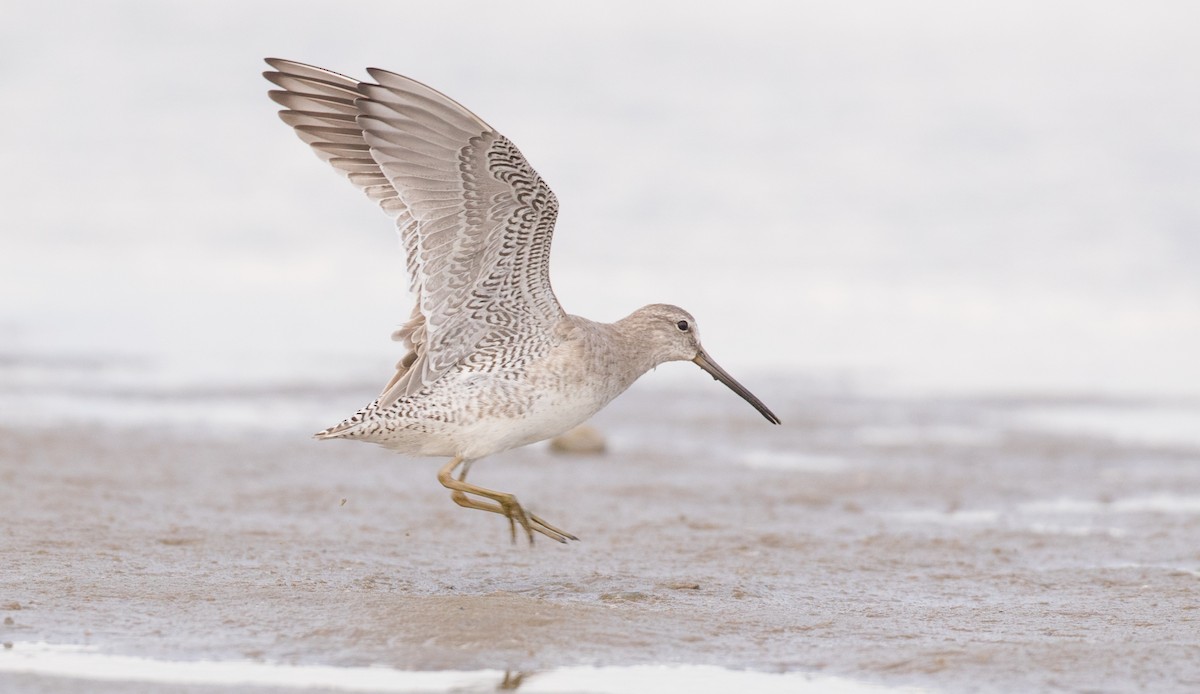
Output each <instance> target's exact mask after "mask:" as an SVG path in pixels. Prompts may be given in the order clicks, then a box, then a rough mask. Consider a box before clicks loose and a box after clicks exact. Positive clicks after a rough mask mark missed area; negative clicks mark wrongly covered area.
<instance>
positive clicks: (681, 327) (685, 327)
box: [675, 320, 688, 333]
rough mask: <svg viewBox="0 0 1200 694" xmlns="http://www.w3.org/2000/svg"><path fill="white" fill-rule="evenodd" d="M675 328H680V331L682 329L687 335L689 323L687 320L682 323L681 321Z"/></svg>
mask: <svg viewBox="0 0 1200 694" xmlns="http://www.w3.org/2000/svg"><path fill="white" fill-rule="evenodd" d="M675 327H676V328H679V329H680V331H682V332H685V333H686V332H687V331H688V322H687V321H685V320H681V321H679V322H678V323H676V324H675Z"/></svg>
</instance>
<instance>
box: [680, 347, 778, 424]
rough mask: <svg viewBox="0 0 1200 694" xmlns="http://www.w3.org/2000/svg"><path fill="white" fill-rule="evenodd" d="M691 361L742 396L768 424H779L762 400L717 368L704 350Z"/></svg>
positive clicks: (723, 370)
mask: <svg viewBox="0 0 1200 694" xmlns="http://www.w3.org/2000/svg"><path fill="white" fill-rule="evenodd" d="M692 361H694V362H696V365H697V366H699V367H700V368H702V369H704V370H705V371H707V372H708V373H710V374H711V375H712V377H713V378H715V379H717V380H718V381H720V382H721V383H724V384H725V385H726V386H728V387H729V390H732V391H733V392H735V393H737V394H738V395H740V396H742V399H743V400H745V401H746V402H748V403H750V404H751V405H754V409H756V410H758V411H759V413H761V414H762V416H764V417H766V418H767V421H768V422H770V423H772V424H779V418H778V417H776V416H775V413H774V412H772V411H771V410H769V409H768V408H767V406H766V405H764V404H763V403H762V400H759V399H758V398H756V397H754V393H751V392H750V391H748V390H746V387H745V386H743V385H742V384H741V383H738V382H737V381H736V380H734V378H733V376H730V375H729V373H728V372H727V371H725V369H722V368H721V367H719V366H717V362H715V361H713V360H712V358H710V357H709V356H708V354H706V353H705V352H704V350H700V353H699V354H697V355H696V358H695V359H693V360H692Z"/></svg>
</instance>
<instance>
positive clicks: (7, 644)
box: [4, 641, 12, 651]
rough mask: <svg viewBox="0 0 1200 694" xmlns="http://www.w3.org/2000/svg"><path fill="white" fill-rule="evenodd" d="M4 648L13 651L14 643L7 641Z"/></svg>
mask: <svg viewBox="0 0 1200 694" xmlns="http://www.w3.org/2000/svg"><path fill="white" fill-rule="evenodd" d="M4 647H5V648H7V649H8V650H10V651H11V650H12V641H5V642H4Z"/></svg>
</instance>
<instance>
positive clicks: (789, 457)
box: [738, 450, 847, 472]
mask: <svg viewBox="0 0 1200 694" xmlns="http://www.w3.org/2000/svg"><path fill="white" fill-rule="evenodd" d="M738 460H739V462H741V464H742V465H745V466H746V467H748V468H754V469H757V470H793V471H802V472H841V471H842V470H845V469H846V467H847V463H846V460H845V459H844V458H842V457H840V456H835V455H820V454H812V453H799V452H795V451H766V450H755V451H749V452H746V453H744V454H742V455H741V457H740V458H738Z"/></svg>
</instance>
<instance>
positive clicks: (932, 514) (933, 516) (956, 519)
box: [887, 509, 1001, 525]
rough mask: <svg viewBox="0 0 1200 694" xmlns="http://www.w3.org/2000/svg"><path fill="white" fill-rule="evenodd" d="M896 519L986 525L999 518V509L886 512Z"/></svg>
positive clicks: (909, 521) (915, 521) (910, 521)
mask: <svg viewBox="0 0 1200 694" xmlns="http://www.w3.org/2000/svg"><path fill="white" fill-rule="evenodd" d="M887 515H888V516H889V517H891V518H894V519H896V520H900V521H905V522H908V523H938V524H947V525H987V524H990V523H996V522H998V521H999V520H1000V518H1001V515H1000V512H999V511H993V510H990V509H979V510H974V511H933V510H925V509H922V510H916V511H898V512H895V513H889V514H887Z"/></svg>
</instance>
